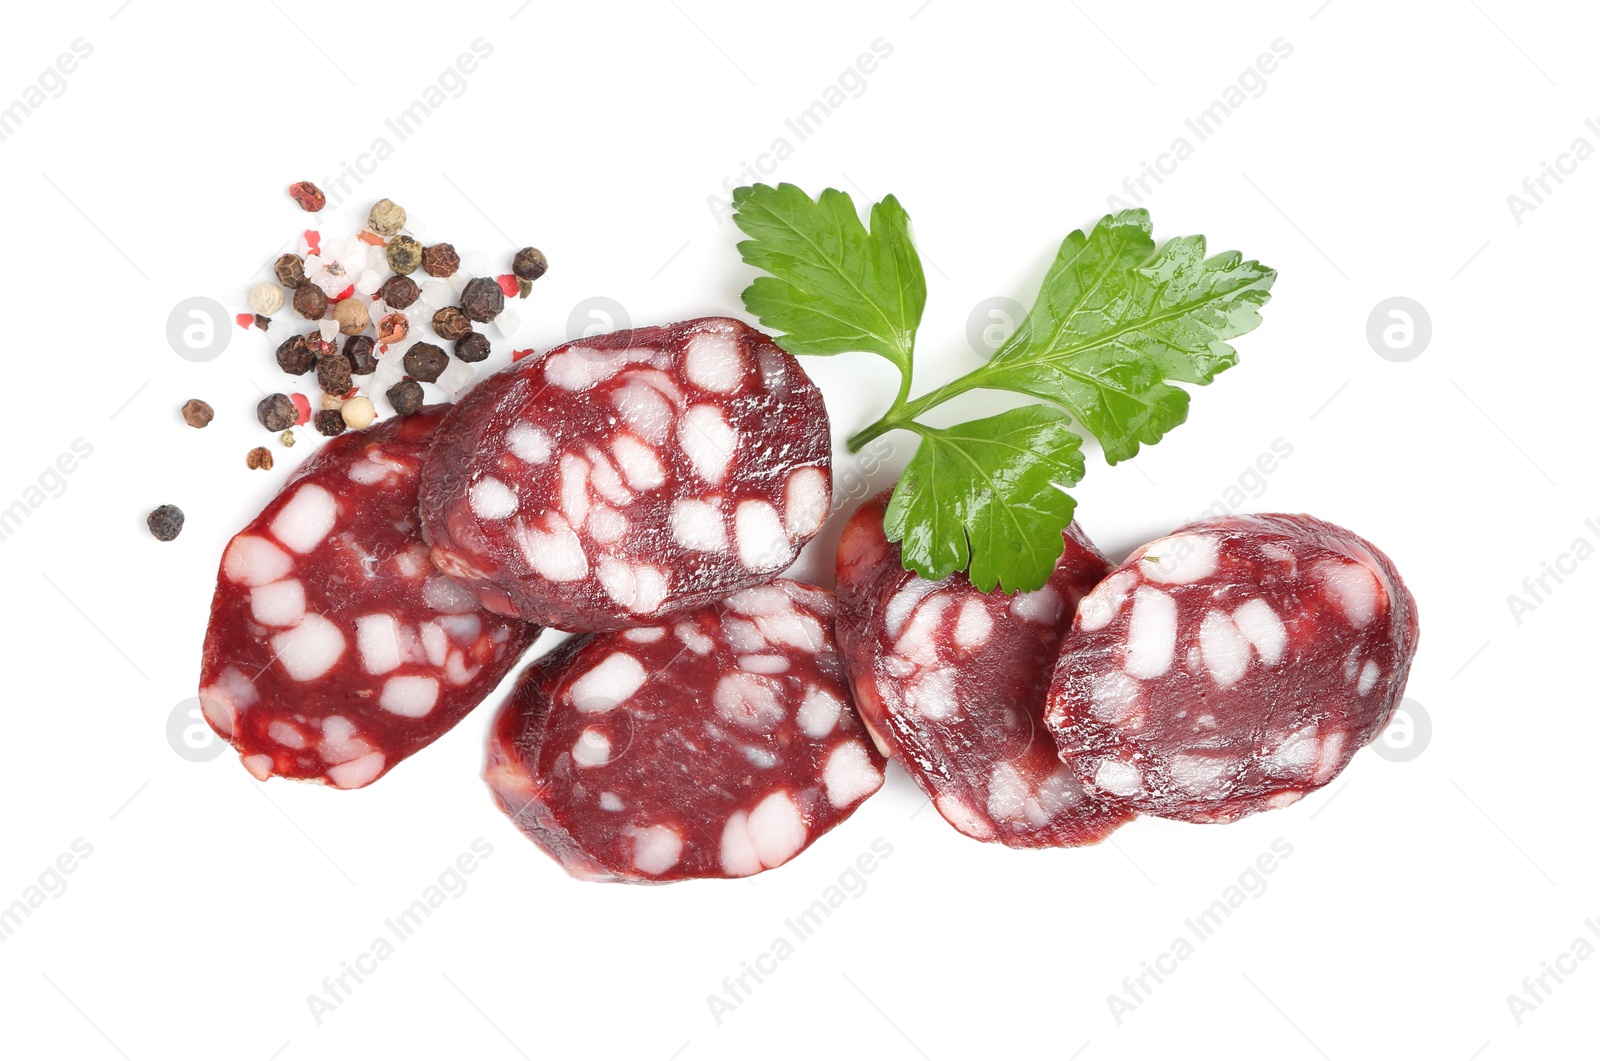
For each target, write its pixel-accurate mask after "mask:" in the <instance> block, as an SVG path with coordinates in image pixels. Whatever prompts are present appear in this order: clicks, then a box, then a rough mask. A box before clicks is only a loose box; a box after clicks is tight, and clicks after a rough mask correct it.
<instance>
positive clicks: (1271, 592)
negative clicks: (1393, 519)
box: [1046, 515, 1417, 822]
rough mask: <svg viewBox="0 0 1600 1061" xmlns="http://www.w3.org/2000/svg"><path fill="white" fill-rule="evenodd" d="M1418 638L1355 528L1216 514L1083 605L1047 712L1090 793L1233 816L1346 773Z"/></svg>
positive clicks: (1139, 804) (1402, 676) (1169, 813)
mask: <svg viewBox="0 0 1600 1061" xmlns="http://www.w3.org/2000/svg"><path fill="white" fill-rule="evenodd" d="M1416 647H1417V606H1416V602H1415V601H1414V600H1412V598H1411V594H1410V593H1409V592H1407V590H1406V588H1405V585H1404V584H1403V583H1402V582H1401V581H1400V575H1399V573H1398V572H1397V571H1396V570H1395V567H1394V564H1393V563H1391V562H1390V560H1389V558H1388V557H1386V556H1384V555H1383V553H1381V552H1379V551H1378V550H1377V549H1376V548H1375V547H1373V546H1372V545H1371V544H1370V543H1368V542H1366V541H1364V540H1363V539H1361V538H1359V537H1357V536H1356V535H1354V534H1352V533H1351V532H1350V531H1347V530H1345V529H1344V528H1342V527H1336V526H1334V525H1333V524H1331V523H1325V522H1323V521H1322V520H1319V519H1314V518H1312V517H1310V516H1301V515H1294V516H1289V515H1261V516H1225V517H1221V518H1217V519H1209V520H1202V521H1200V522H1198V523H1191V524H1189V525H1188V526H1186V527H1183V528H1181V529H1180V530H1178V531H1176V532H1174V533H1172V534H1170V535H1168V536H1167V537H1165V538H1162V539H1160V540H1159V541H1155V542H1151V543H1150V544H1149V545H1146V546H1144V547H1143V548H1141V549H1139V550H1137V551H1136V552H1135V553H1134V554H1133V556H1132V557H1131V558H1130V559H1129V560H1128V561H1127V562H1126V563H1125V564H1123V565H1122V566H1121V567H1120V568H1118V569H1117V570H1116V571H1115V572H1113V573H1112V574H1111V575H1110V576H1109V577H1108V578H1107V579H1106V580H1105V581H1104V582H1102V583H1100V585H1099V586H1098V587H1097V588H1096V589H1095V590H1094V592H1093V593H1091V594H1089V596H1087V597H1085V598H1084V599H1083V601H1082V603H1080V604H1079V605H1078V615H1077V618H1076V620H1075V621H1074V623H1073V628H1072V633H1071V635H1070V636H1069V637H1068V640H1067V645H1066V650H1065V651H1064V652H1063V653H1062V656H1061V660H1060V662H1059V663H1058V665H1057V667H1056V673H1055V678H1054V682H1053V684H1052V686H1051V689H1050V698H1049V710H1048V712H1047V714H1046V722H1047V723H1048V725H1049V727H1050V729H1051V731H1052V732H1053V733H1054V735H1055V737H1056V741H1057V744H1058V746H1059V750H1060V753H1061V757H1062V759H1063V760H1064V761H1065V762H1066V763H1067V764H1068V765H1069V766H1071V767H1072V768H1073V770H1074V771H1076V773H1077V775H1078V777H1079V779H1080V780H1081V781H1082V782H1083V783H1084V784H1085V785H1086V786H1087V787H1089V788H1090V789H1091V791H1094V792H1096V793H1098V794H1100V795H1102V796H1103V797H1105V798H1107V799H1111V800H1116V801H1118V802H1120V803H1121V804H1122V805H1124V806H1127V807H1129V808H1131V809H1133V810H1136V811H1139V812H1141V813H1145V814H1154V815H1159V816H1161V817H1166V818H1179V819H1182V820H1185V821H1197V822H1223V821H1232V820H1234V819H1236V818H1239V817H1242V816H1244V815H1246V814H1252V813H1254V812H1256V811H1260V810H1266V809H1269V808H1273V807H1284V806H1288V805H1289V804H1291V803H1294V802H1295V801H1296V800H1299V799H1300V798H1302V797H1303V796H1305V795H1306V793H1308V792H1311V791H1313V790H1315V789H1317V788H1320V787H1321V786H1323V785H1326V784H1327V783H1328V782H1329V781H1332V780H1333V779H1334V777H1336V776H1337V775H1338V773H1339V771H1341V770H1343V769H1344V768H1345V766H1346V765H1347V764H1348V763H1349V762H1350V757H1351V756H1352V755H1354V754H1355V752H1356V750H1357V749H1359V748H1360V747H1361V746H1362V745H1364V744H1366V743H1368V742H1369V741H1371V740H1372V739H1373V738H1374V737H1376V736H1377V735H1378V734H1379V733H1380V732H1381V731H1382V730H1383V727H1384V726H1385V725H1386V724H1387V723H1388V721H1389V717H1390V715H1391V714H1392V712H1393V711H1394V707H1395V704H1396V703H1397V702H1398V701H1399V699H1400V695H1401V693H1402V692H1403V691H1404V689H1405V684H1406V675H1407V673H1408V672H1409V670H1410V668H1411V658H1412V656H1413V654H1414V653H1415V652H1416Z"/></svg>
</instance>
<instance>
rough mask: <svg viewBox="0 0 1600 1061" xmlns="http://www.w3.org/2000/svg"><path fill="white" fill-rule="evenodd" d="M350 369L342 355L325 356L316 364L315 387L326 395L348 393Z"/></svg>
mask: <svg viewBox="0 0 1600 1061" xmlns="http://www.w3.org/2000/svg"><path fill="white" fill-rule="evenodd" d="M352 367H353V366H352V365H351V364H350V359H349V358H348V357H345V356H344V355H343V354H329V355H327V356H326V357H324V358H323V359H322V360H320V361H318V362H317V386H319V387H321V388H322V389H323V390H324V391H325V392H327V393H328V394H344V393H346V392H348V391H349V390H350V376H351V370H352ZM291 422H292V421H291Z"/></svg>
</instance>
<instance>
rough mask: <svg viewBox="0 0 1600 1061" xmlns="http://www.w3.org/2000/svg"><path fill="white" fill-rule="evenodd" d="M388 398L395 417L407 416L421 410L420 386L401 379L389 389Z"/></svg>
mask: <svg viewBox="0 0 1600 1061" xmlns="http://www.w3.org/2000/svg"><path fill="white" fill-rule="evenodd" d="M388 398H389V404H390V405H392V406H394V411H395V413H396V415H399V416H409V415H411V414H412V413H414V412H416V411H417V410H418V409H420V408H422V384H420V383H418V382H416V381H415V380H409V379H403V380H401V381H400V382H399V383H396V384H395V385H394V386H392V387H390V388H389V392H388Z"/></svg>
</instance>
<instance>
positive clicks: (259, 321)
mask: <svg viewBox="0 0 1600 1061" xmlns="http://www.w3.org/2000/svg"><path fill="white" fill-rule="evenodd" d="M250 323H252V324H254V325H255V326H256V328H257V330H259V331H263V332H264V331H266V330H267V326H268V325H270V324H271V323H272V318H271V317H263V316H262V315H261V314H259V313H257V314H256V319H255V320H253V321H251V322H250Z"/></svg>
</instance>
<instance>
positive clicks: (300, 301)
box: [294, 284, 328, 321]
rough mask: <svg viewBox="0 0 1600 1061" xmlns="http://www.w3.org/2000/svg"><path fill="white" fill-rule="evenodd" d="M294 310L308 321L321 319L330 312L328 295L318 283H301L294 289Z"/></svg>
mask: <svg viewBox="0 0 1600 1061" xmlns="http://www.w3.org/2000/svg"><path fill="white" fill-rule="evenodd" d="M294 311H295V312H296V313H298V314H300V316H302V317H304V318H305V319H306V320H308V321H319V320H321V319H322V315H323V314H324V313H327V312H328V296H327V295H326V294H324V293H323V291H322V288H320V287H318V286H317V285H316V284H301V285H300V286H299V287H297V288H295V289H294Z"/></svg>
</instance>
